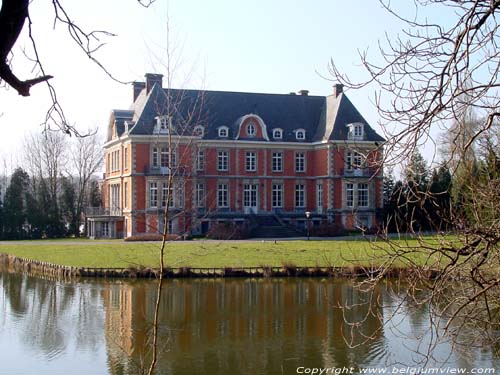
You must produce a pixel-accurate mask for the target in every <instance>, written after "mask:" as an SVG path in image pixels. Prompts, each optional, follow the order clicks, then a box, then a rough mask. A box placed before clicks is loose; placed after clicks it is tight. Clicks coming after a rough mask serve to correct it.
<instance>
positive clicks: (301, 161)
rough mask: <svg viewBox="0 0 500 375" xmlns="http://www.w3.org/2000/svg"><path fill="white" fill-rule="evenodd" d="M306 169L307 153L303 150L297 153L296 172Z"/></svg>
mask: <svg viewBox="0 0 500 375" xmlns="http://www.w3.org/2000/svg"><path fill="white" fill-rule="evenodd" d="M305 171H306V154H305V153H303V152H297V153H295V172H305Z"/></svg>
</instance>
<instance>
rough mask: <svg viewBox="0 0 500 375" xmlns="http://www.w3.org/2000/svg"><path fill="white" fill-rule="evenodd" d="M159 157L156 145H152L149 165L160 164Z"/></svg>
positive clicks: (156, 165) (155, 165)
mask: <svg viewBox="0 0 500 375" xmlns="http://www.w3.org/2000/svg"><path fill="white" fill-rule="evenodd" d="M159 157H160V154H159V150H158V147H153V153H152V156H151V159H152V163H151V165H152V166H153V167H158V166H159V165H160V162H159Z"/></svg>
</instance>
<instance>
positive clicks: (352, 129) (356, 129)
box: [347, 122, 365, 141]
mask: <svg viewBox="0 0 500 375" xmlns="http://www.w3.org/2000/svg"><path fill="white" fill-rule="evenodd" d="M347 129H348V130H349V131H348V133H347V139H349V140H353V141H362V140H363V139H364V138H365V125H364V124H363V123H362V122H354V123H352V124H348V125H347Z"/></svg>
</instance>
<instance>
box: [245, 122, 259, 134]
mask: <svg viewBox="0 0 500 375" xmlns="http://www.w3.org/2000/svg"><path fill="white" fill-rule="evenodd" d="M256 132H257V129H256V127H255V124H254V123H253V122H251V123H250V124H248V125H247V135H248V136H249V137H255V134H256Z"/></svg>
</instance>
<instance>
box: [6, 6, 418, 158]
mask: <svg viewBox="0 0 500 375" xmlns="http://www.w3.org/2000/svg"><path fill="white" fill-rule="evenodd" d="M412 3H413V2H408V1H406V0H399V1H397V0H396V1H394V4H395V5H396V6H399V7H400V8H401V9H402V11H404V12H407V13H408V14H411V13H412V12H414V9H413V8H411V7H412ZM51 4H52V2H51V1H48V0H33V1H32V3H31V5H30V15H31V21H32V30H33V31H32V33H33V36H34V38H35V42H36V45H37V50H38V53H39V56H40V60H41V61H42V63H43V66H44V70H45V72H46V73H47V74H50V75H53V76H54V78H53V79H52V80H51V83H52V84H53V86H54V87H55V89H56V92H57V96H58V99H59V101H60V103H61V105H62V107H63V109H64V111H65V114H66V117H67V119H68V120H69V122H70V123H71V124H73V125H74V126H76V127H77V128H78V129H80V130H81V131H85V129H88V128H98V129H99V132H100V133H101V134H103V135H104V134H105V130H106V127H107V123H108V119H109V115H110V112H111V110H112V109H126V108H128V107H129V106H130V104H131V101H132V87H131V85H130V84H126V83H119V82H117V81H114V80H113V79H111V78H110V77H109V76H108V75H107V74H106V73H105V72H103V71H102V70H101V69H100V68H99V67H97V66H96V65H95V64H94V63H92V62H91V61H90V60H89V59H88V58H87V56H86V55H85V54H84V53H83V52H82V51H81V50H79V48H78V46H77V45H76V44H75V43H74V42H73V41H72V40H71V37H70V36H69V34H68V31H67V29H66V28H65V26H64V25H63V24H61V23H55V24H54V10H53V8H52V6H51ZM62 4H63V6H64V7H65V9H66V11H67V13H68V14H69V16H70V18H71V19H73V20H74V22H75V23H77V24H78V25H79V26H80V27H81V28H82V29H83V30H86V31H91V30H106V31H108V32H111V33H114V34H115V35H116V36H113V37H107V38H103V39H101V42H103V43H105V45H104V46H103V47H101V48H100V49H99V51H98V52H97V53H96V55H95V56H96V57H97V58H98V59H99V61H100V62H101V63H102V64H103V65H104V66H105V67H106V69H107V70H108V71H109V72H111V73H112V75H113V76H114V77H116V78H117V79H118V80H120V81H122V82H129V83H130V82H132V81H135V80H143V79H144V74H145V73H147V72H151V73H163V74H165V71H166V61H167V58H166V47H167V45H168V46H170V48H169V49H170V51H171V56H172V58H171V59H170V61H172V63H171V66H174V67H175V69H173V74H172V77H173V84H172V86H173V87H178V88H186V89H188V88H191V89H208V90H222V91H243V92H262V93H289V92H292V91H295V92H296V91H298V90H301V89H307V90H309V91H310V95H330V94H331V93H332V85H333V84H334V82H333V81H332V77H331V75H330V74H329V72H328V64H329V62H330V59H333V60H334V61H335V63H336V64H337V66H338V67H339V68H340V69H341V71H342V72H343V73H344V74H346V75H348V76H349V77H352V78H354V79H356V80H358V79H359V80H363V79H364V78H366V77H367V75H366V72H365V70H364V68H363V67H362V66H361V65H360V59H359V52H360V51H365V50H367V49H368V52H369V53H370V54H371V55H373V56H374V59H376V58H377V53H378V47H377V44H378V41H379V40H382V39H384V38H385V34H388V35H396V34H397V33H398V31H399V30H400V29H401V28H402V26H403V25H402V23H401V22H400V21H398V20H397V19H396V18H395V17H394V16H391V15H389V14H388V13H387V12H386V11H385V10H384V9H383V8H382V7H381V5H380V4H379V3H378V1H375V0H369V1H363V2H356V4H354V3H353V2H349V1H345V0H314V1H298V0H273V1H268V0H255V1H242V0H241V1H240V0H211V1H206V0H170V1H169V2H167V1H166V0H157V1H156V2H155V3H154V4H153V5H152V6H151V7H149V8H144V7H141V6H140V5H139V4H138V2H137V1H136V0H106V1H101V0H86V1H84V2H80V1H63V2H62ZM407 7H410V8H407ZM167 25H168V30H169V32H168V33H167ZM167 35H168V38H167ZM13 51H14V55H13V60H12V67H13V70H14V72H15V73H16V74H17V75H18V77H20V78H22V79H27V78H32V77H34V76H36V75H38V72H37V71H33V62H32V61H30V57H32V56H33V52H32V51H33V49H32V46H31V41H30V40H29V38H28V35H27V27H26V25H25V30H24V31H23V34H22V35H21V37H20V38H19V40H18V42H17V44H16V46H15V47H14V50H13ZM374 93H375V88H373V89H372V88H370V87H368V88H365V89H361V90H347V95H348V96H349V98H350V99H351V101H352V102H353V103H354V104H355V106H356V107H357V108H358V110H359V111H360V112H361V113H362V115H363V116H364V117H365V118H366V120H367V121H368V122H369V123H370V125H371V126H372V127H374V128H375V129H376V130H377V131H379V132H380V133H383V131H382V129H381V128H380V126H379V125H378V122H379V119H378V116H377V111H376V107H375V105H374V103H373V99H374ZM50 103H51V102H50V97H49V93H48V89H47V86H46V85H45V84H38V85H36V86H34V87H32V89H31V96H30V97H27V98H26V97H21V96H19V95H18V94H17V92H16V91H15V90H13V89H11V88H5V87H0V131H2V136H1V137H0V161H1V160H2V159H4V160H6V161H7V163H8V164H10V165H16V164H17V163H19V162H20V160H22V144H23V139H24V137H25V136H26V134H27V133H28V132H41V131H42V129H43V127H41V126H40V124H41V123H42V122H43V120H44V118H45V113H46V111H47V110H48V108H49V107H50Z"/></svg>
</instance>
